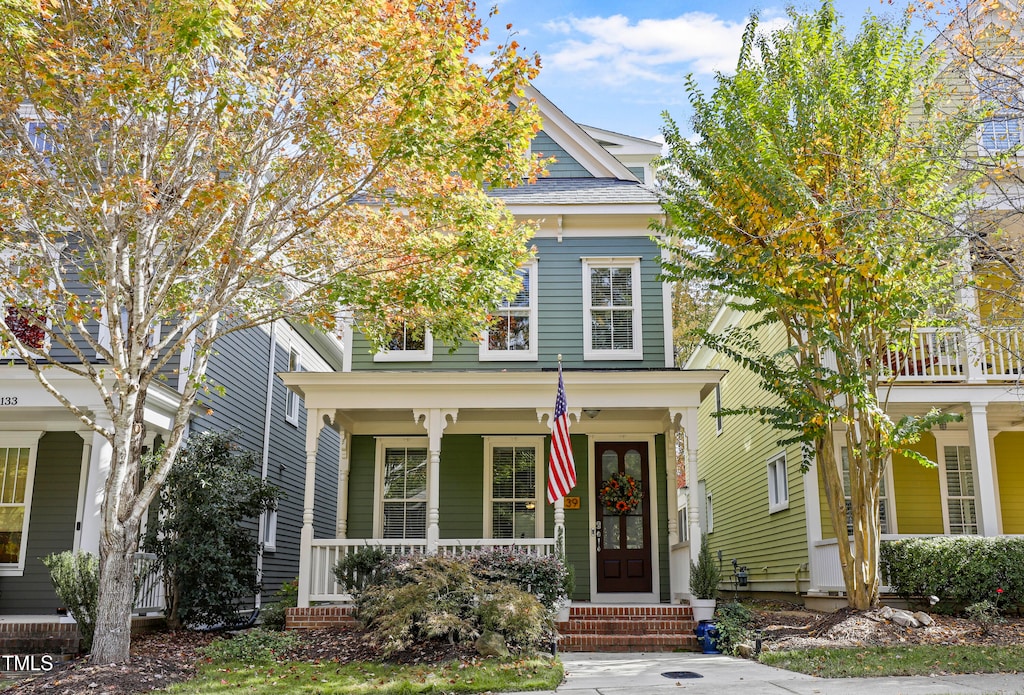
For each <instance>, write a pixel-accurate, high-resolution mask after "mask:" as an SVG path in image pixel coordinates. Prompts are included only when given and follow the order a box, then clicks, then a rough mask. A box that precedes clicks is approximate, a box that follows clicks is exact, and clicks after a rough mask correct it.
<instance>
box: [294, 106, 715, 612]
mask: <svg viewBox="0 0 1024 695" xmlns="http://www.w3.org/2000/svg"><path fill="white" fill-rule="evenodd" d="M528 97H529V98H533V99H535V100H536V101H537V103H538V104H539V106H540V108H541V111H542V114H543V118H544V128H543V131H542V132H541V133H539V135H538V137H537V138H536V139H535V140H534V142H533V146H532V147H533V150H534V151H535V152H539V153H542V154H543V155H544V156H546V157H554V158H555V160H556V161H555V163H554V164H553V165H551V166H550V176H549V177H547V178H544V179H541V180H539V181H537V182H536V183H534V184H530V185H523V186H520V187H518V188H514V189H502V190H495V191H493V192H492V193H493V195H495V196H498V197H500V198H502V199H503V201H504V203H505V205H506V206H507V207H508V208H509V209H510V210H511V212H512V213H513V214H515V215H516V217H517V218H518V219H521V220H532V221H534V222H535V223H536V225H537V233H536V235H535V237H534V238H533V239H532V240H531V242H530V243H531V244H532V245H533V246H535V247H536V254H535V256H534V257H533V259H532V260H531V261H530V262H529V263H528V264H527V265H525V266H523V267H522V268H521V269H520V271H519V273H520V276H521V278H522V289H521V291H520V292H519V294H518V295H517V296H516V297H515V299H514V300H512V301H510V302H508V303H506V304H505V305H504V306H502V307H501V308H499V309H498V310H497V311H496V312H495V314H494V317H495V320H494V323H493V324H492V325H491V327H490V329H489V330H488V331H487V332H486V333H485V334H484V335H482V336H478V337H476V338H477V339H475V340H471V341H467V342H466V343H465V344H463V345H462V346H460V347H459V348H458V349H457V350H456V351H454V352H451V351H450V347H449V346H448V345H442V344H437V343H435V342H434V341H433V340H432V338H431V335H430V332H429V326H427V327H425V328H420V327H415V326H408V327H407V329H406V330H403V331H401V332H400V333H399V334H396V335H395V336H394V338H393V340H392V342H391V344H390V346H389V349H388V350H386V351H383V352H375V351H374V350H373V349H372V348H371V346H370V344H369V343H368V342H367V341H366V340H365V339H364V338H363V337H362V336H361V335H360V333H359V330H358V327H355V328H353V329H351V330H350V331H349V333H348V335H347V336H346V339H345V343H346V346H348V347H349V348H350V349H348V350H347V352H346V364H345V368H344V371H342V372H340V373H330V374H323V373H313V372H293V373H289V374H285V375H283V378H284V381H285V383H286V384H287V385H288V387H289V388H290V389H292V390H293V391H294V392H295V393H297V394H299V395H300V396H301V397H302V398H303V400H304V405H305V408H306V409H307V410H308V412H309V413H310V416H309V417H308V419H307V421H306V422H307V430H306V446H307V449H306V476H307V478H306V479H307V488H306V496H307V501H310V502H311V501H312V500H313V497H314V494H315V484H314V481H315V477H316V472H315V470H314V469H315V465H316V455H317V450H318V441H319V437H320V432H321V430H323V429H325V428H327V429H333V430H335V431H336V432H338V433H339V434H340V435H341V443H342V445H341V453H340V456H339V461H338V463H337V467H338V480H339V483H338V491H339V492H338V507H337V528H336V533H335V535H334V537H332V538H323V537H314V528H315V526H314V524H315V521H316V519H315V516H314V514H313V505H312V504H311V503H310V504H307V509H306V516H305V526H304V529H303V536H302V539H303V545H302V550H301V566H300V587H299V605H300V607H303V606H308V605H309V604H310V602H332V601H343V600H344V599H345V595H344V593H343V590H342V588H341V587H339V586H338V585H337V584H336V582H335V578H334V576H333V573H332V568H333V567H334V565H335V564H336V562H337V561H338V559H339V558H341V557H342V556H343V555H344V554H345V553H347V552H350V551H351V550H352V549H354V548H359V547H362V546H365V545H378V546H382V547H385V548H387V549H388V550H389V551H391V552H394V553H403V552H447V553H459V552H465V551H468V550H472V549H477V548H484V547H503V546H516V547H519V548H521V549H524V550H528V551H530V552H535V553H540V554H548V553H552V552H554V549H555V538H556V535H559V536H560V535H561V533H562V532H564V534H565V535H564V537H565V539H566V541H565V552H566V557H567V559H568V561H569V562H570V563H571V564H572V565H573V566H574V569H575V577H576V586H575V591H574V593H573V596H572V598H573V599H574V600H575V601H590V602H595V603H611V604H623V603H667V602H670V601H672V599H673V598H674V597H682V596H684V595H685V594H686V592H687V590H688V580H687V577H686V572H687V571H688V568H689V559H690V549H689V546H688V545H687V544H686V542H685V539H686V538H687V537H688V530H687V529H686V528H685V526H686V522H685V521H683V525H684V528H680V517H679V515H678V513H677V512H678V503H677V480H678V477H677V461H681V459H682V458H683V457H684V455H685V451H684V450H685V448H686V447H689V448H690V449H691V451H692V452H694V453H695V450H696V422H697V408H698V406H699V405H700V402H701V399H702V397H703V396H704V395H706V394H708V393H710V392H711V391H712V390H713V388H714V385H715V383H717V381H718V379H719V378H720V376H721V372H718V371H714V370H696V371H685V370H680V369H678V368H676V367H675V357H674V355H673V350H672V332H671V316H670V292H669V288H668V287H667V286H666V284H664V283H663V282H662V281H661V280H660V279H659V272H660V265H659V261H660V259H661V253H662V252H661V249H660V248H659V246H658V244H657V242H656V240H655V239H653V238H652V237H651V232H650V231H649V228H648V227H649V224H650V222H651V220H652V219H655V218H657V217H658V216H659V215H660V214H661V208H660V206H659V202H658V196H657V195H656V193H655V192H654V189H653V187H652V186H651V181H652V164H651V162H652V160H653V159H654V158H655V157H656V156H658V154H659V151H660V145H659V144H658V143H655V142H651V141H647V140H642V139H638V138H633V137H628V136H625V135H621V134H618V133H612V132H609V131H605V130H600V129H597V128H590V127H585V126H580V125H578V124H577V123H575V122H573V121H572V120H570V119H569V118H568V117H567V116H566V115H565V114H564V113H562V112H561V111H560V110H558V109H557V108H556V107H555V106H554V105H553V104H552V103H551V102H549V101H548V100H547V99H546V98H544V97H543V95H541V94H539V93H537V92H536V91H534V90H531V91H530V92H529V94H528ZM559 356H561V359H562V367H563V370H564V381H565V390H566V394H567V398H568V405H569V414H570V430H569V431H570V435H571V440H572V450H573V456H574V459H575V465H576V471H577V477H578V482H577V484H576V486H575V488H574V489H573V490H572V491H571V492H570V493H569V496H568V497H567V498H566V499H565V500H563V501H562V502H560V503H557V504H555V505H549V504H548V503H547V501H546V498H545V492H544V491H545V486H546V478H547V466H548V457H549V449H550V439H551V438H550V432H551V422H550V420H551V417H552V411H553V410H554V405H555V395H556V389H557V384H558V373H557V366H558V359H559ZM682 442H685V444H680V443H682ZM613 474H624V475H629V476H631V477H632V478H633V479H634V480H635V481H637V483H638V484H639V485H640V487H641V490H642V502H640V503H639V504H636V505H634V506H633V507H631V508H630V509H628V510H627V511H625V513H618V512H614V513H613V512H612V511H610V510H609V509H607V507H606V505H605V504H604V503H603V502H602V500H601V499H600V497H599V493H598V491H599V489H600V487H601V484H602V482H604V481H605V480H607V479H609V478H610V477H611V476H612V475H613ZM563 503H564V504H563Z"/></svg>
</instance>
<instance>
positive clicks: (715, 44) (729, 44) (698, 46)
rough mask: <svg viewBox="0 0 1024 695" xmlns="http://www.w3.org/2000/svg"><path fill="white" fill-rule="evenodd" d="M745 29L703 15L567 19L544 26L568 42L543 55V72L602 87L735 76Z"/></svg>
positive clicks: (774, 23)
mask: <svg viewBox="0 0 1024 695" xmlns="http://www.w3.org/2000/svg"><path fill="white" fill-rule="evenodd" d="M784 23H785V19H784V18H775V19H768V20H763V21H762V23H761V30H762V31H770V30H772V29H775V28H777V27H779V26H782V25H783V24H784ZM745 24H746V22H745V21H742V22H731V21H727V20H723V19H721V18H719V17H718V16H716V15H714V14H710V13H707V12H688V13H686V14H683V15H680V16H679V17H675V18H672V19H641V20H638V21H635V22H634V21H631V20H630V19H629V18H628V17H625V16H623V15H621V14H616V15H612V16H610V17H584V18H577V17H569V18H566V19H560V20H556V21H552V22H549V23H548V24H547V25H545V28H546V29H548V30H550V31H552V32H555V33H559V34H564V35H567V36H569V37H571V38H569V39H568V40H561V41H558V40H556V41H555V42H553V43H552V44H551V46H550V49H551V51H552V52H550V53H548V54H546V55H545V54H543V53H542V59H543V61H544V69H545V71H548V70H550V71H557V72H560V73H562V72H568V73H576V74H579V73H587V74H588V76H592V77H596V78H597V79H599V80H600V81H602V82H604V83H606V84H624V83H627V82H630V81H634V80H638V79H639V80H648V81H653V82H674V81H677V80H678V79H679V78H680V77H681V75H683V74H685V73H687V72H693V73H695V74H696V75H698V76H701V75H710V74H712V73H713V72H715V71H717V70H722V71H731V70H733V69H734V68H735V66H736V58H737V57H738V55H739V48H740V42H741V40H742V36H743V28H744V26H745Z"/></svg>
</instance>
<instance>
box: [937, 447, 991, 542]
mask: <svg viewBox="0 0 1024 695" xmlns="http://www.w3.org/2000/svg"><path fill="white" fill-rule="evenodd" d="M966 434H967V433H966V432H965V433H963V436H961V435H960V433H953V436H949V435H948V434H946V435H945V436H943V435H942V434H937V433H936V436H935V458H937V459H938V461H937V462H936V463H938V464H939V465H938V470H939V497H940V498H941V499H942V532H943V533H944V534H946V535H953V534H952V532H951V531H950V528H949V484H948V482H947V480H946V448H947V447H967V448H968V449H969V450H970V452H971V475H972V477H973V478H974V525H975V526H976V527H977V528H976V533H980V532H981V514H982V513H983V512H982V511H981V509H980V505H981V500H980V499H979V495H978V461H977V457H976V456H975V453H974V449H973V448H972V447H971V443H970V440H969V439H968V438H967V436H966ZM956 535H961V534H959V533H958V534H956Z"/></svg>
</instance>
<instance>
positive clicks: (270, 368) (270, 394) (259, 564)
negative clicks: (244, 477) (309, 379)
mask: <svg viewBox="0 0 1024 695" xmlns="http://www.w3.org/2000/svg"><path fill="white" fill-rule="evenodd" d="M276 353H277V322H276V321H275V322H274V323H271V324H270V355H269V359H268V360H267V400H266V403H267V408H266V412H265V413H264V417H263V467H262V469H261V470H260V479H261V480H263V481H264V482H266V480H267V471H268V470H269V468H270V419H271V417H272V416H273V412H274V408H273V405H274V356H275V355H276ZM266 523H267V514H266V512H264V513H263V514H261V515H260V523H259V531H258V533H259V534H260V537H259V539H260V550H259V552H258V553H257V554H256V581H257V582H259V583H261V584H262V582H263V539H264V537H265V535H264V533H265V530H264V527H265V526H266ZM261 605H263V591H262V588H261V590H260V591H257V592H256V610H257V611H258V610H259V609H260V606H261Z"/></svg>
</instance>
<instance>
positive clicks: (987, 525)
mask: <svg viewBox="0 0 1024 695" xmlns="http://www.w3.org/2000/svg"><path fill="white" fill-rule="evenodd" d="M966 417H967V431H968V433H969V434H970V437H971V455H972V456H974V471H975V472H974V476H975V477H974V481H975V484H976V485H977V505H978V533H980V534H981V535H982V536H998V535H999V527H1000V518H999V517H1000V515H999V500H998V498H997V497H996V482H995V468H994V466H993V462H994V457H993V456H992V442H991V438H990V437H989V434H988V413H987V411H986V407H985V404H984V403H971V405H970V408H969V410H968V413H967V416H966Z"/></svg>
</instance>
